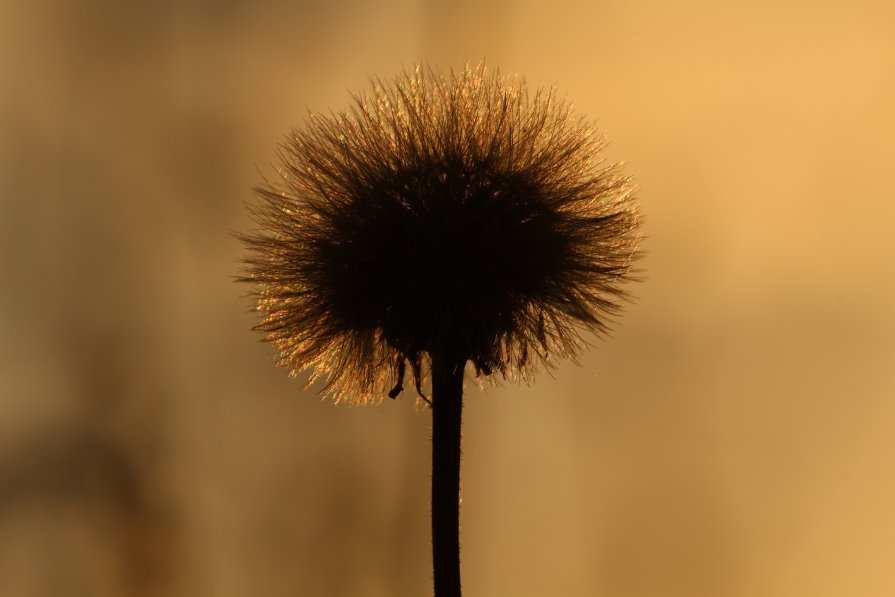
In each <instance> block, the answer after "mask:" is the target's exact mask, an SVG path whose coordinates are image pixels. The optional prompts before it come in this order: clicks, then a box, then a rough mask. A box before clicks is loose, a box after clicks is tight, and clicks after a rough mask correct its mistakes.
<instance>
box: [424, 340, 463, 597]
mask: <svg viewBox="0 0 895 597" xmlns="http://www.w3.org/2000/svg"><path fill="white" fill-rule="evenodd" d="M465 365H466V360H465V359H449V358H444V356H439V355H433V357H432V565H433V569H434V577H435V597H460V429H461V414H462V410H463V370H464V368H465Z"/></svg>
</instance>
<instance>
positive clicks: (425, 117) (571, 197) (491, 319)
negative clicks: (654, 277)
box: [241, 66, 640, 403]
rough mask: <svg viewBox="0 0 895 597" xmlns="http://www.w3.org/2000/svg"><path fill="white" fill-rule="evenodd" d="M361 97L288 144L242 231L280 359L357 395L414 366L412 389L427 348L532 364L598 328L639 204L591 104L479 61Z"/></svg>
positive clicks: (334, 391)
mask: <svg viewBox="0 0 895 597" xmlns="http://www.w3.org/2000/svg"><path fill="white" fill-rule="evenodd" d="M353 100H354V103H353V105H352V107H350V108H349V109H348V110H347V111H344V112H339V113H330V114H329V115H319V114H311V115H310V116H309V118H308V119H307V121H306V123H305V126H304V127H303V128H301V129H296V130H294V131H293V132H292V134H291V135H290V136H289V137H288V138H287V139H286V141H285V142H284V143H283V144H282V145H281V147H280V152H279V157H280V159H281V164H280V168H279V173H280V175H281V179H280V180H279V181H277V182H267V183H266V184H265V185H264V186H262V187H261V188H258V189H256V192H257V195H258V196H259V197H260V201H259V203H258V204H257V205H255V206H253V207H251V210H252V214H253V219H254V221H255V223H256V224H257V228H256V229H255V230H253V231H251V232H249V233H247V234H244V235H241V238H242V240H243V241H244V243H245V245H246V246H247V248H248V249H249V255H250V256H249V257H248V258H246V259H245V260H244V263H245V271H244V274H243V276H242V278H241V279H242V280H243V281H246V282H250V283H251V284H252V285H253V291H252V292H253V296H254V299H255V300H256V303H257V309H258V311H259V312H260V313H261V316H262V320H261V322H260V323H259V324H258V325H257V326H256V327H255V329H256V330H258V331H260V332H263V333H264V334H265V339H266V340H267V341H269V342H271V343H272V344H273V345H274V346H275V347H276V349H277V351H278V364H279V365H282V366H284V367H286V368H288V369H289V370H290V372H291V374H293V375H295V374H298V373H299V372H302V371H305V370H309V371H310V373H311V374H310V381H309V383H313V382H314V381H315V380H316V379H318V378H322V379H325V380H326V384H325V386H324V388H323V392H324V393H326V394H328V395H331V396H332V397H333V398H334V399H335V400H336V401H339V400H343V399H345V400H349V401H352V402H358V403H362V402H367V401H371V400H378V399H381V398H382V397H383V396H384V395H385V394H386V393H388V394H389V395H391V396H392V397H395V396H396V395H397V394H398V393H400V392H401V390H402V389H403V387H404V386H403V384H404V376H405V375H404V374H405V368H406V367H408V366H409V368H410V370H411V372H412V374H413V379H414V381H415V384H416V387H417V389H418V390H420V388H421V385H422V384H423V382H424V381H425V377H426V371H427V370H428V363H429V362H430V361H431V359H432V358H433V355H434V354H435V353H440V354H446V355H450V356H451V358H453V359H454V360H456V361H457V362H460V363H465V362H466V361H470V362H472V363H473V364H474V366H475V368H476V371H477V372H478V374H480V375H483V376H488V375H492V374H494V373H500V374H502V375H503V376H504V377H506V378H512V379H515V378H520V377H521V378H524V379H527V378H529V376H530V375H531V374H532V373H533V372H534V371H535V370H536V369H537V368H538V366H539V365H546V366H551V365H552V363H553V362H554V361H555V360H556V358H562V357H572V358H574V357H575V356H576V355H577V354H578V353H579V351H580V350H581V348H582V347H583V345H584V339H583V336H582V334H584V333H594V334H596V335H598V336H599V335H601V334H603V333H604V332H606V331H607V330H608V328H609V326H610V324H611V323H612V321H613V319H614V317H615V316H616V315H617V314H618V313H619V311H620V309H621V307H622V303H623V300H624V299H625V298H626V297H627V294H626V292H625V290H624V289H623V286H624V283H625V282H626V281H628V280H631V279H632V278H633V277H634V273H635V272H634V270H633V269H632V266H633V264H634V262H635V261H636V259H637V258H638V256H639V251H638V242H639V240H640V232H639V225H640V217H639V214H638V209H637V205H636V202H635V200H634V199H633V197H632V191H631V185H630V184H629V180H628V179H627V178H626V177H625V176H623V175H622V173H621V172H620V168H619V167H618V166H617V165H612V164H606V163H605V162H604V161H603V160H602V159H601V158H600V156H599V152H600V150H601V149H602V148H603V146H604V144H605V141H604V139H603V137H602V136H601V135H599V134H598V133H597V132H595V130H594V129H593V127H592V126H591V124H590V123H589V122H588V121H587V120H585V119H583V118H580V117H578V116H576V115H575V114H574V113H573V111H572V108H571V106H570V105H569V104H568V103H567V102H565V101H564V100H562V99H560V98H558V97H557V96H556V94H555V92H553V91H537V92H535V93H533V94H529V93H528V92H527V90H526V86H525V83H524V81H523V80H521V79H516V78H505V77H502V76H500V75H499V74H498V73H494V74H491V73H488V72H487V71H486V69H485V68H484V67H483V66H477V67H467V68H465V69H463V70H462V71H460V72H456V73H455V72H450V73H449V74H441V73H439V72H437V71H434V70H432V69H427V68H424V67H417V68H416V69H414V70H412V71H410V72H404V73H403V74H401V75H399V76H398V77H396V78H394V79H392V80H381V79H374V80H373V81H372V90H371V91H368V92H365V93H360V94H357V95H354V96H353ZM389 390H391V391H390V392H389ZM420 391H421V390H420Z"/></svg>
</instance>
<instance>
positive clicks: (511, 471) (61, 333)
mask: <svg viewBox="0 0 895 597" xmlns="http://www.w3.org/2000/svg"><path fill="white" fill-rule="evenodd" d="M481 57H485V58H487V62H488V64H490V65H492V66H499V67H500V69H501V70H502V71H503V72H505V73H523V74H525V75H526V76H527V78H528V81H529V83H530V85H532V86H546V85H552V84H555V85H556V86H557V87H558V88H559V89H560V91H561V92H562V93H565V94H567V95H568V97H569V98H571V99H572V100H573V101H574V103H575V106H576V108H577V109H578V110H579V111H580V112H583V113H586V114H589V115H591V116H592V117H594V118H596V119H598V121H599V124H600V126H601V127H603V128H604V129H605V130H606V132H607V134H608V135H609V137H610V138H611V139H612V145H611V146H610V148H609V150H608V155H609V157H610V158H612V159H614V160H624V161H625V162H626V164H627V166H626V168H627V172H628V173H630V174H632V175H633V176H634V177H635V178H636V181H637V183H638V185H639V189H640V191H639V197H640V198H641V202H642V206H643V211H644V213H645V214H646V217H647V220H646V234H648V235H649V239H648V240H647V242H646V243H645V249H646V250H647V251H648V252H649V255H648V257H647V258H646V259H645V260H644V261H643V265H644V267H645V268H646V269H647V270H648V275H649V279H648V281H647V282H645V283H643V284H640V285H639V286H637V288H636V293H637V294H638V295H639V302H638V304H636V305H634V306H632V307H631V308H630V309H629V310H628V313H627V314H626V315H625V317H624V320H623V325H622V326H621V327H619V328H618V329H617V331H616V333H615V335H614V336H615V337H614V338H613V339H612V340H611V341H609V342H607V343H602V344H600V345H599V346H598V348H596V349H595V350H592V351H591V352H590V353H588V354H587V355H586V357H585V358H584V360H583V367H581V368H577V367H576V366H574V365H572V364H571V363H564V364H563V365H562V366H561V367H560V368H559V369H558V371H556V372H555V377H554V378H551V377H550V376H548V375H542V376H540V377H539V378H538V379H537V381H536V383H535V384H534V385H533V387H531V388H526V387H515V386H509V387H501V388H493V389H489V390H488V391H487V392H485V393H482V392H480V391H479V390H477V389H474V388H470V389H469V391H468V394H467V408H466V411H465V423H466V427H465V431H466V439H465V462H464V470H463V489H464V491H463V513H462V523H463V538H462V541H463V554H462V558H463V566H464V568H463V572H464V583H465V587H466V594H467V595H469V596H471V597H472V596H487V597H501V596H513V597H528V596H532V597H533V596H544V595H557V596H564V597H565V596H588V597H590V596H606V597H628V596H630V597H825V596H829V597H842V596H846V595H847V596H857V597H890V596H891V595H893V594H895V566H893V560H892V554H893V553H895V403H893V398H895V301H893V299H895V241H893V239H892V235H893V229H895V217H893V216H895V207H893V206H895V201H893V199H895V156H893V153H895V152H893V142H895V141H893V140H895V4H893V3H892V2H884V1H880V2H846V1H841V2H831V1H827V2H794V1H788V2H771V1H764V0H760V1H749V2H745V1H743V2H737V3H730V2H712V1H708V0H706V1H702V2H700V1H697V0H679V1H676V2H659V1H654V2H650V1H646V0H639V1H611V2H596V3H591V2H584V1H579V2H573V1H565V0H552V1H549V2H534V1H528V0H526V1H524V2H512V3H511V2H509V1H507V0H503V1H501V2H497V3H493V4H491V5H488V6H482V5H480V4H479V3H478V2H475V1H473V0H462V1H458V0H453V1H451V2H447V1H441V0H438V1H416V0H403V1H402V0H387V1H384V2H378V3H373V2H369V3H366V2H358V1H352V0H336V1H333V2H325V1H323V0H318V1H314V2H303V3H290V2H271V3H266V4H265V3H252V2H245V3H239V2H234V1H230V2H220V3H214V2H196V1H190V2H161V3H155V2H146V3H136V2H117V1H112V0H103V1H97V2H52V1H49V0H43V1H38V2H28V1H26V0H18V1H12V2H10V1H9V0H7V1H6V2H3V3H2V4H0V131H2V136H0V280H2V291H0V595H2V596H4V597H5V596H10V597H31V596H35V597H37V596H54V597H55V596H61V595H65V596H81V595H83V596H101V597H105V596H110V597H112V596H115V597H117V596H130V595H135V596H139V595H160V596H162V595H163V596H184V597H186V596H200V597H204V596H212V597H217V596H221V597H231V596H232V597H243V596H245V597H254V596H265V597H279V596H302V597H304V596H311V597H316V596H324V597H339V596H345V597H354V596H369V597H376V596H383V597H386V596H387V597H391V596H417V595H426V594H429V591H430V590H431V589H430V583H431V573H430V556H429V536H428V532H429V531H428V491H429V488H428V475H429V473H428V468H427V467H428V461H429V443H428V435H429V423H430V420H429V419H430V417H429V415H428V414H427V413H425V412H423V413H421V414H419V415H418V414H415V412H414V409H413V407H412V403H411V401H410V400H409V399H406V398H405V399H402V400H398V401H395V402H392V401H388V402H387V403H385V404H383V405H382V406H380V407H372V408H366V409H359V408H351V407H334V406H332V405H330V404H329V403H322V402H320V401H319V400H318V399H317V398H315V396H314V394H313V393H311V392H302V391H301V388H300V385H299V384H297V383H296V382H295V381H292V380H289V379H287V377H286V375H285V373H284V371H282V370H278V369H276V368H275V367H274V366H273V364H272V354H271V352H272V351H271V349H270V347H268V346H266V345H261V344H259V343H258V342H257V340H258V337H257V335H256V334H253V333H252V332H250V331H249V327H250V326H251V325H252V323H253V322H254V321H255V316H254V314H252V313H249V312H248V310H249V307H250V305H249V302H248V301H247V300H246V299H245V298H244V297H242V294H243V293H244V292H245V291H246V288H241V287H238V286H237V285H235V284H233V283H232V281H231V277H232V276H233V275H235V274H236V272H237V269H238V268H237V265H236V263H235V260H236V259H237V258H238V257H239V256H240V255H241V254H242V249H241V247H240V246H239V244H238V243H237V242H236V241H235V240H233V239H232V238H231V237H230V236H228V231H229V230H232V229H235V230H240V229H244V228H245V227H246V226H247V225H248V219H247V214H246V210H245V209H244V206H243V202H245V201H251V200H252V196H251V193H250V191H249V188H250V187H251V186H252V185H254V184H256V183H258V182H259V180H260V175H259V174H258V172H257V171H256V164H257V165H258V167H259V168H260V169H261V170H262V171H263V172H266V173H270V167H269V165H270V164H272V163H273V162H274V160H275V156H274V147H275V145H276V143H278V142H279V141H280V140H281V139H282V138H283V135H284V134H285V133H286V132H287V130H288V129H289V127H290V126H292V125H293V124H299V123H300V122H301V121H302V119H303V117H304V115H305V110H306V108H310V109H313V110H327V109H329V108H330V107H333V108H336V109H339V108H342V107H344V106H346V105H347V102H348V90H357V89H363V88H364V87H365V86H366V82H367V76H368V75H373V74H378V75H382V76H390V75H392V74H394V73H395V72H397V71H398V70H400V68H401V65H402V64H404V65H411V64H413V63H414V62H416V61H418V60H420V59H424V60H427V61H429V62H431V63H432V64H434V65H437V66H441V67H442V68H446V67H450V66H459V65H461V64H462V63H463V62H464V60H466V59H467V58H468V59H471V60H473V61H476V60H478V59H480V58H481Z"/></svg>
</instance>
